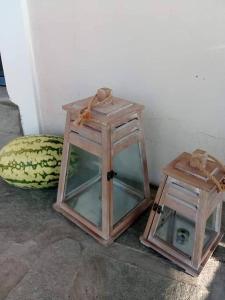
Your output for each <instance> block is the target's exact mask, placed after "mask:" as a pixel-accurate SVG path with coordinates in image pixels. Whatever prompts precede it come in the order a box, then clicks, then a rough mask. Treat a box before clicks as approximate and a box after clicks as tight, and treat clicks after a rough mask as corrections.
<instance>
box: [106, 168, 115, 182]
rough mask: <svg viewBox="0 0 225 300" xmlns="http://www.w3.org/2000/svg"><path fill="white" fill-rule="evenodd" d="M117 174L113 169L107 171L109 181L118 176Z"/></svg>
mask: <svg viewBox="0 0 225 300" xmlns="http://www.w3.org/2000/svg"><path fill="white" fill-rule="evenodd" d="M116 175H117V173H116V172H114V171H113V170H111V171H109V172H108V173H107V180H108V181H109V180H111V179H112V178H113V177H114V176H116Z"/></svg>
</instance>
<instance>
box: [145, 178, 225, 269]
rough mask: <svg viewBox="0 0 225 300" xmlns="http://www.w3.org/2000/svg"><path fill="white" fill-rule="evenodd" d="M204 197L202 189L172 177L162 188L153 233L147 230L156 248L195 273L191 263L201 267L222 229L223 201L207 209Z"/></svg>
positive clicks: (153, 215)
mask: <svg viewBox="0 0 225 300" xmlns="http://www.w3.org/2000/svg"><path fill="white" fill-rule="evenodd" d="M201 197H202V192H201V191H200V190H199V189H198V188H195V187H192V186H190V185H187V184H184V183H181V182H179V181H177V180H176V179H173V178H170V177H168V178H167V180H166V183H165V185H164V187H161V190H160V189H159V191H158V194H157V197H156V201H155V202H154V204H153V208H152V211H151V214H150V218H149V220H151V224H150V227H149V232H148V233H145V234H146V235H147V236H145V238H146V240H147V241H148V242H150V244H151V245H152V246H153V248H155V249H156V250H158V251H159V252H160V250H159V249H161V250H162V254H163V255H165V256H167V257H168V258H169V259H171V260H174V261H175V262H176V263H178V262H179V261H180V262H181V265H182V266H183V267H185V265H186V266H187V269H186V271H187V272H188V273H191V274H192V272H191V271H190V269H188V266H192V267H196V269H198V268H199V267H200V265H201V262H202V261H203V260H204V258H205V257H206V255H207V254H208V253H207V250H208V249H209V248H210V247H211V245H212V243H213V242H215V239H216V238H217V237H218V235H219V232H220V227H219V224H220V218H221V216H220V213H221V203H220V202H219V201H218V205H217V206H216V207H214V209H211V210H209V211H207V210H205V211H204V207H200V202H201V201H200V199H201ZM202 202H203V201H202ZM205 203H207V198H206V199H205ZM202 213H203V214H202ZM201 214H202V218H201V219H200V215H201ZM197 220H199V221H197ZM199 225H200V226H199ZM201 239H202V242H201ZM154 246H155V247H154ZM196 257H197V259H198V261H197V264H196V266H195V261H196ZM178 264H179V263H178Z"/></svg>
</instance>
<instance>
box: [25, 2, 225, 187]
mask: <svg viewBox="0 0 225 300" xmlns="http://www.w3.org/2000/svg"><path fill="white" fill-rule="evenodd" d="M28 6H29V14H30V22H31V33H32V34H31V36H32V42H33V49H34V57H35V61H36V67H37V74H38V80H39V86H40V90H39V93H40V107H41V113H42V124H41V125H42V128H43V131H44V132H48V133H62V132H63V129H64V121H65V113H64V112H63V111H62V109H61V106H62V105H63V104H65V103H67V102H71V101H73V100H75V99H80V98H82V97H86V96H89V95H92V94H94V93H95V91H96V89H97V88H99V87H102V86H108V87H111V88H112V89H113V93H114V94H115V95H117V96H120V97H124V98H127V99H130V100H133V101H137V102H139V103H142V104H144V105H145V106H146V110H145V116H144V117H145V132H146V145H147V151H148V159H149V163H150V175H151V181H152V182H154V183H158V182H159V179H160V169H161V167H162V166H163V165H164V164H166V163H168V162H169V161H170V160H171V159H173V158H174V157H175V156H176V155H177V154H179V153H180V152H183V151H192V150H193V149H195V148H197V147H201V148H203V149H206V150H208V151H209V152H210V153H211V154H214V155H215V156H217V157H218V158H220V159H223V160H225V130H224V128H225V126H224V125H225V122H224V116H225V84H224V82H225V34H224V32H225V2H224V1H222V0H218V1H215V0H199V1H196V0H189V1H180V0H172V1H162V0H159V1H156V0H142V1H136V0H123V1H119V0H113V1H105V0H91V1H81V0H65V1H61V0H39V1H36V0H28Z"/></svg>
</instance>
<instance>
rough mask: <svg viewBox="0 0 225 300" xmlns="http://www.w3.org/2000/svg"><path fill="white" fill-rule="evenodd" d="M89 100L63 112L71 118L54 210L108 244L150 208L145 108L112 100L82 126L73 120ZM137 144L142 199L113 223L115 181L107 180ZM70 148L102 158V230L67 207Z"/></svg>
mask: <svg viewBox="0 0 225 300" xmlns="http://www.w3.org/2000/svg"><path fill="white" fill-rule="evenodd" d="M90 100H91V97H89V98H87V99H84V100H79V101H75V102H72V103H69V104H67V105H64V106H63V108H64V110H66V111H67V116H68V117H67V121H66V127H65V135H64V138H65V140H64V149H63V159H62V166H61V175H60V182H59V189H58V198H57V202H56V203H55V205H54V208H55V209H56V210H57V211H59V212H61V213H62V214H63V215H64V216H65V217H67V218H68V219H70V220H71V221H72V222H74V223H75V224H77V225H78V226H80V227H81V228H82V229H84V230H85V231H87V232H88V233H89V234H91V235H92V236H93V237H94V238H96V239H97V240H98V241H100V242H102V243H103V244H109V243H111V242H112V241H113V240H114V239H115V238H116V237H118V236H119V235H120V234H121V233H122V232H123V231H124V230H126V229H127V228H128V227H129V226H130V225H131V224H132V223H133V222H134V220H135V219H136V218H137V217H138V216H139V215H140V214H141V213H142V212H143V211H144V210H145V209H146V208H147V207H148V206H149V205H150V190H149V179H148V167H147V159H146V153H145V143H144V134H143V128H142V120H141V113H142V111H143V109H144V107H143V106H142V105H139V104H136V103H133V102H130V101H127V100H124V99H120V98H116V97H113V99H112V103H106V104H104V105H99V106H96V107H94V108H93V110H92V112H91V116H90V119H89V120H88V121H85V123H84V124H83V125H81V126H79V125H77V124H76V122H74V120H76V118H77V117H78V116H79V112H80V110H81V109H82V108H83V107H85V106H86V105H87V104H88V101H90ZM134 144H137V145H139V152H140V153H139V154H140V157H141V162H142V169H143V178H144V191H143V193H144V195H143V199H142V201H140V203H138V204H137V205H136V206H135V207H134V208H133V209H132V210H131V211H129V212H128V213H127V214H126V215H125V216H124V217H123V218H122V219H121V220H120V221H119V222H117V224H113V213H114V212H113V201H114V199H113V196H114V195H113V179H111V180H109V179H107V174H108V172H110V171H111V170H112V168H113V165H112V161H113V157H114V156H115V155H117V154H118V153H119V152H121V151H122V150H124V149H126V148H128V147H129V146H131V145H134ZM70 145H75V146H77V147H79V148H81V149H84V150H85V151H87V152H90V153H92V154H94V155H96V156H98V157H100V158H101V185H102V186H101V191H102V199H101V200H102V201H101V205H102V207H101V212H102V221H101V223H102V226H101V228H99V227H97V226H95V225H94V224H93V223H91V222H90V221H89V220H88V219H86V218H84V217H83V216H81V215H79V214H78V213H77V212H76V211H74V210H73V209H72V208H71V207H69V206H68V205H67V204H66V201H65V183H66V177H67V163H68V153H69V146H70ZM124 188H125V187H124ZM126 188H127V187H126ZM78 191H79V192H81V190H79V189H77V192H78ZM75 192H76V191H75ZM130 193H134V190H132V187H131V188H130Z"/></svg>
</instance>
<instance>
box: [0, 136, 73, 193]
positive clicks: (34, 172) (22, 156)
mask: <svg viewBox="0 0 225 300" xmlns="http://www.w3.org/2000/svg"><path fill="white" fill-rule="evenodd" d="M62 149H63V137H60V136H52V135H51V136H50V135H41V136H40V135H38V136H36V135H35V136H23V137H19V138H16V139H15V140H13V141H11V142H10V143H9V144H7V145H6V146H4V147H3V148H2V149H1V150H0V176H1V177H2V178H3V179H4V180H5V181H6V182H8V183H9V184H11V185H14V186H17V187H21V188H35V189H40V188H49V187H54V186H56V185H57V184H58V180H59V174H60V165H61V158H62ZM73 155H74V162H76V160H77V157H76V155H75V154H73Z"/></svg>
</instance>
